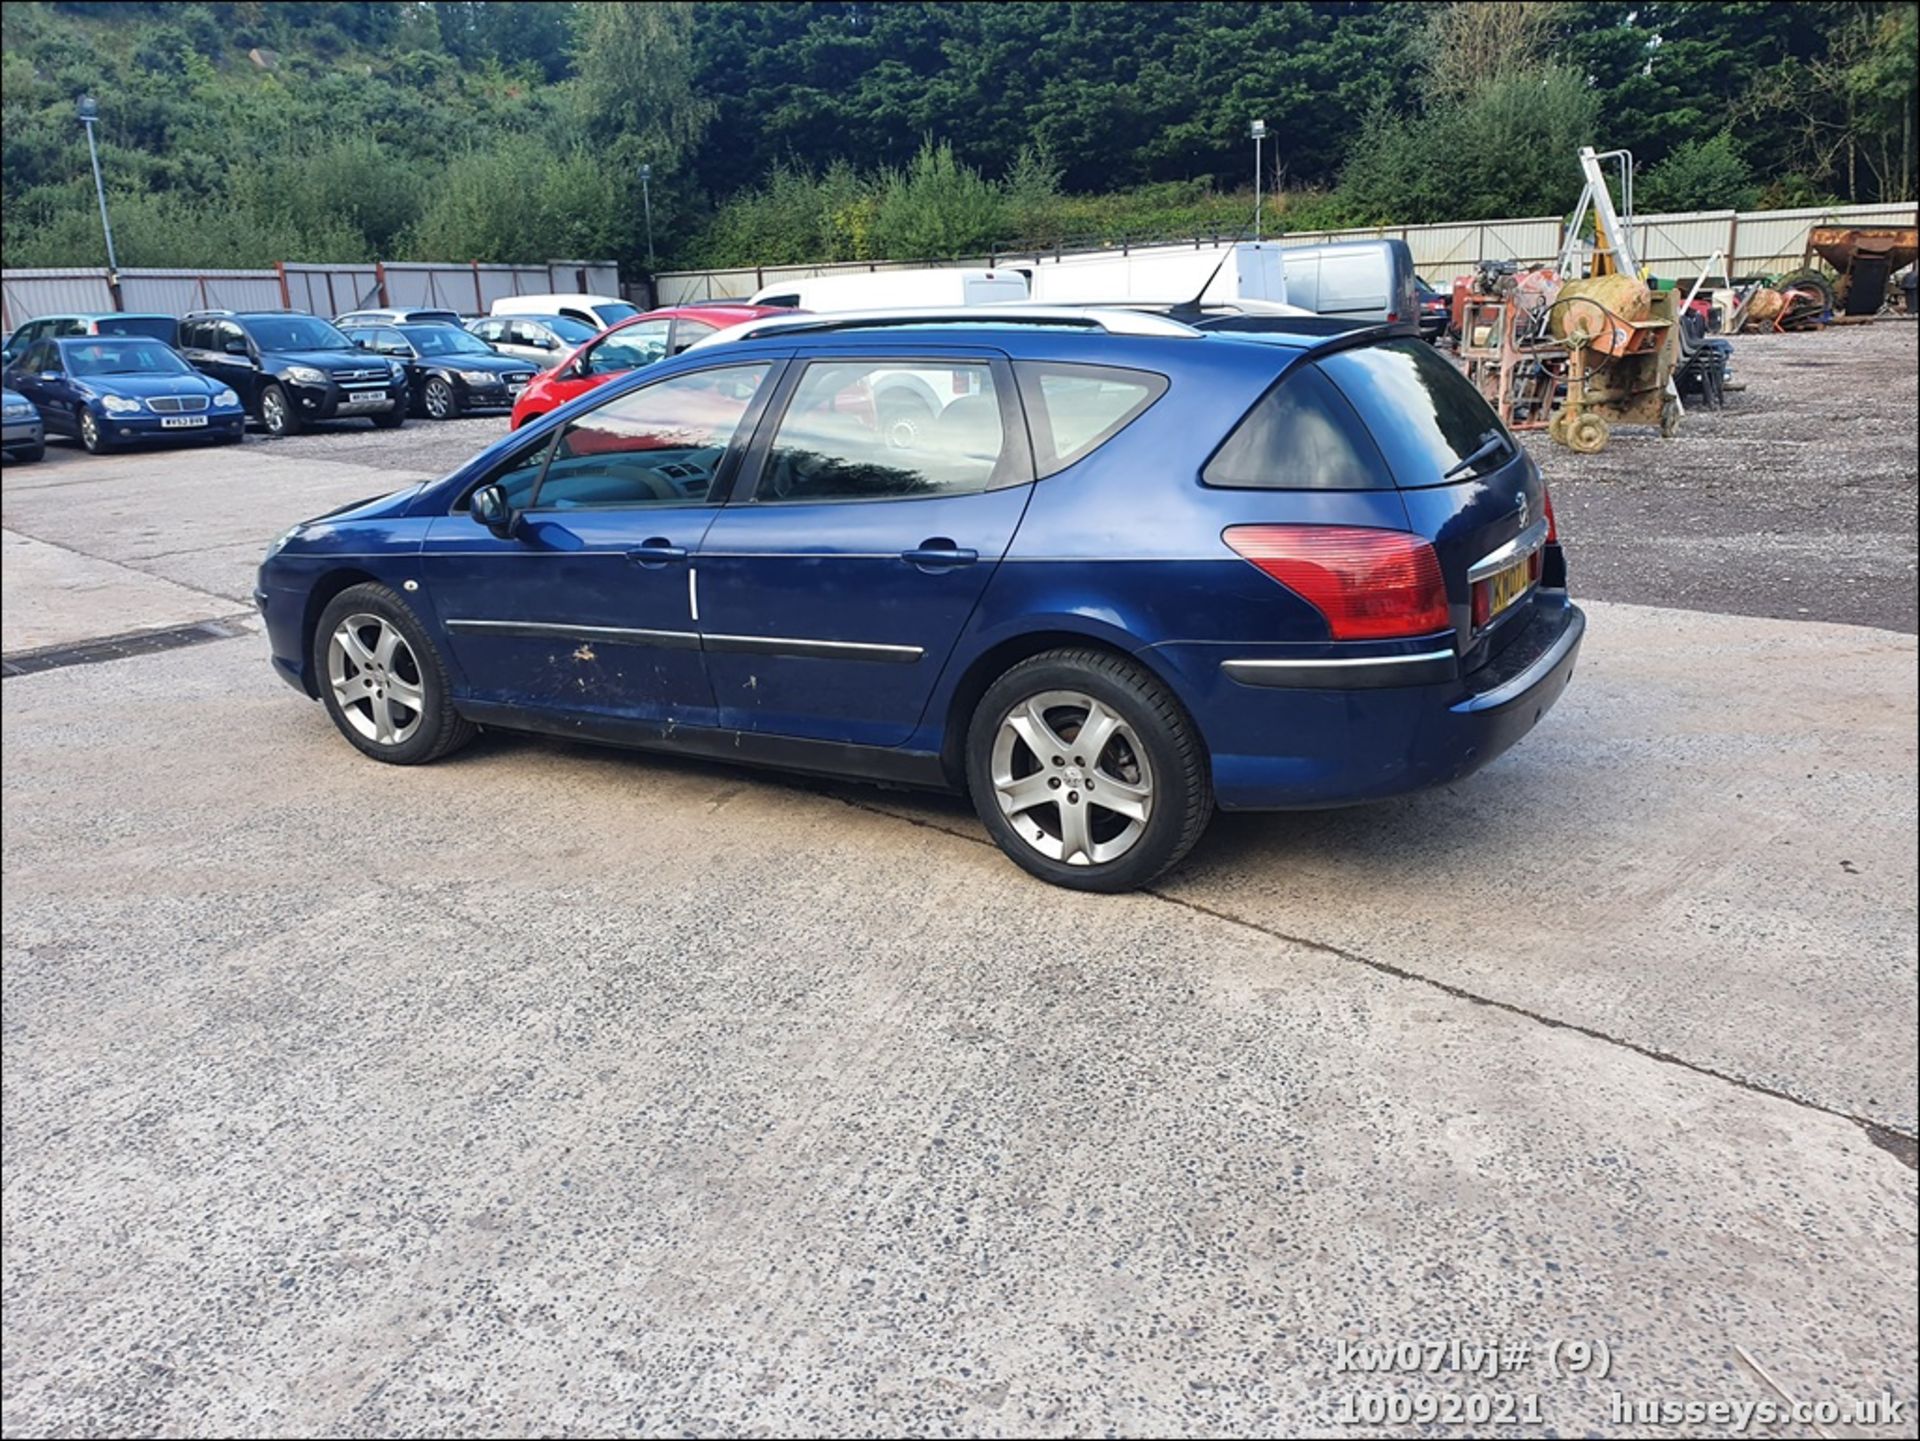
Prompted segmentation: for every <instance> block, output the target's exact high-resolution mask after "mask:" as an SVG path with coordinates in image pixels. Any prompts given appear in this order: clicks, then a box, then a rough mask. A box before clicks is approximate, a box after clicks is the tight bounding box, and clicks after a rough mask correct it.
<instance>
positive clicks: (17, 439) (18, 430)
mask: <svg viewBox="0 0 1920 1441" xmlns="http://www.w3.org/2000/svg"><path fill="white" fill-rule="evenodd" d="M46 439H47V428H46V426H44V425H42V424H41V422H40V417H39V416H37V415H29V416H22V417H19V418H17V419H14V420H9V421H7V422H6V423H5V427H4V429H0V443H4V448H5V449H7V450H16V449H22V448H24V447H26V446H30V445H44V444H45V443H46Z"/></svg>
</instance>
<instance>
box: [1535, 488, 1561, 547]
mask: <svg viewBox="0 0 1920 1441" xmlns="http://www.w3.org/2000/svg"><path fill="white" fill-rule="evenodd" d="M1540 503H1541V504H1542V505H1544V506H1545V507H1546V508H1547V544H1548V545H1558V544H1559V543H1560V522H1559V521H1557V520H1555V519H1554V518H1553V493H1552V492H1551V491H1549V490H1548V489H1547V488H1546V487H1545V486H1544V485H1543V486H1541V487H1540Z"/></svg>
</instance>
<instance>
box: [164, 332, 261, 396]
mask: <svg viewBox="0 0 1920 1441" xmlns="http://www.w3.org/2000/svg"><path fill="white" fill-rule="evenodd" d="M191 334H192V339H193V342H194V344H193V346H192V348H191V349H189V350H188V351H187V360H188V362H189V363H190V364H192V366H193V367H194V369H196V370H198V371H201V372H203V373H204V374H207V375H211V376H212V377H213V378H214V379H215V380H217V381H219V382H221V384H223V385H230V386H232V387H233V388H234V390H235V391H236V392H237V393H238V394H239V396H240V403H241V404H242V405H244V406H246V408H247V409H248V410H249V411H253V412H255V413H258V411H259V408H260V389H261V386H260V379H261V376H260V367H259V365H258V364H257V363H256V362H255V361H254V359H253V355H252V349H251V347H250V346H249V345H248V344H247V335H246V332H245V331H243V330H242V329H241V328H240V327H239V326H237V325H235V324H234V323H233V322H232V321H231V320H209V321H203V322H200V323H199V324H198V325H197V326H196V327H195V328H194V329H193V331H192V332H191ZM184 338H185V337H183V339H184ZM184 348H186V347H184V346H183V349H184Z"/></svg>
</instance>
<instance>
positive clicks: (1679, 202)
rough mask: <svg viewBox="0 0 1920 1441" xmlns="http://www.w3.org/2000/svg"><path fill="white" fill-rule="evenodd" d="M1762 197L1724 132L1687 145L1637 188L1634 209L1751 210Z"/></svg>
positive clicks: (1727, 134) (1653, 168)
mask: <svg viewBox="0 0 1920 1441" xmlns="http://www.w3.org/2000/svg"><path fill="white" fill-rule="evenodd" d="M1759 196H1760V187H1759V186H1757V185H1755V184H1754V183H1753V172H1752V171H1750V170H1749V169H1748V168H1747V162H1746V161H1745V160H1743V159H1741V158H1740V152H1739V151H1738V150H1737V149H1735V148H1734V143H1733V136H1732V134H1730V133H1729V132H1728V131H1725V130H1722V131H1721V132H1720V133H1719V134H1718V135H1716V136H1714V137H1713V138H1712V139H1711V140H1707V141H1693V140H1689V141H1687V142H1685V143H1684V144H1682V145H1681V146H1680V148H1679V149H1677V150H1675V151H1674V152H1673V154H1671V155H1669V156H1668V157H1667V158H1666V159H1665V160H1662V161H1661V162H1660V163H1659V164H1658V165H1655V166H1653V167H1652V168H1651V169H1650V170H1648V171H1647V173H1646V174H1645V175H1642V176H1640V177H1639V179H1638V180H1637V181H1636V182H1635V185H1634V204H1635V208H1636V209H1639V210H1644V211H1658V210H1748V209H1751V208H1752V207H1753V204H1754V202H1755V201H1756V200H1758V199H1759Z"/></svg>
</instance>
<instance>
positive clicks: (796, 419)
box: [754, 360, 1014, 502]
mask: <svg viewBox="0 0 1920 1441" xmlns="http://www.w3.org/2000/svg"><path fill="white" fill-rule="evenodd" d="M1013 477H1014V472H1013V460H1012V456H1011V453H1010V450H1009V447H1008V445H1007V437H1006V428H1005V426H1004V425H1003V424H1002V422H1001V409H1000V392H999V389H998V387H996V386H995V384H994V380H993V370H992V367H990V366H988V365H986V364H983V363H981V362H978V361H956V362H954V363H953V364H951V365H940V364H935V363H931V362H926V361H911V360H909V361H898V360H893V361H878V360H861V361H814V362H812V363H810V364H809V365H808V366H807V369H806V373H805V374H804V375H803V376H802V377H801V379H800V384H799V385H798V386H797V387H796V388H795V390H794V393H793V399H792V400H790V401H789V402H788V403H787V409H786V413H785V414H784V415H782V416H781V418H780V428H779V430H778V431H776V432H775V434H774V437H773V444H772V446H771V447H770V448H769V450H768V452H767V460H766V468H765V469H764V470H763V471H762V472H761V475H760V482H759V488H758V490H757V491H756V493H755V497H754V498H755V499H756V500H760V501H767V502H778V501H825V500H905V499H912V498H916V497H920V496H930V495H963V494H966V493H968V492H971V491H978V490H988V489H991V488H992V487H993V486H995V485H996V484H1006V483H1008V482H1009V481H1010V480H1011V479H1013Z"/></svg>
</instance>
